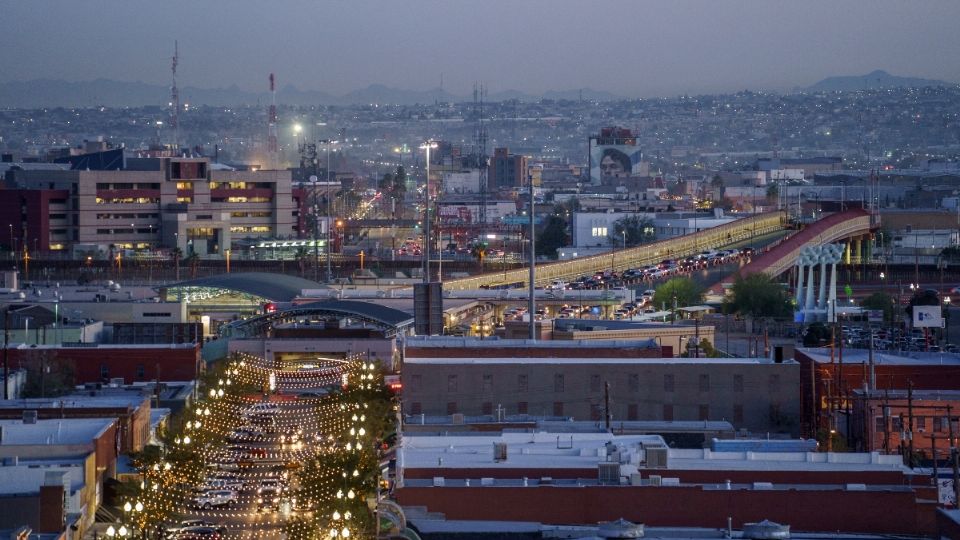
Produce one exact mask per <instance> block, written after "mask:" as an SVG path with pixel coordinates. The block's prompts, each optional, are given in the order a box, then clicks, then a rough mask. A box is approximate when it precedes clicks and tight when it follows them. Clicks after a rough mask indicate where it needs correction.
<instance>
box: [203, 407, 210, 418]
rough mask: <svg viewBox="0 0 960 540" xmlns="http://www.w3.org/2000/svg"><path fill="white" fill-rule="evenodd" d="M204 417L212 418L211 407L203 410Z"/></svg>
mask: <svg viewBox="0 0 960 540" xmlns="http://www.w3.org/2000/svg"><path fill="white" fill-rule="evenodd" d="M203 415H204V416H210V407H207V408H206V409H204V410H203Z"/></svg>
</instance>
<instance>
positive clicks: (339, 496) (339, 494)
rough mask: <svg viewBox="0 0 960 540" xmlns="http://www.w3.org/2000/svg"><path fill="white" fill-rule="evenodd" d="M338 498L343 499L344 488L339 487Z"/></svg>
mask: <svg viewBox="0 0 960 540" xmlns="http://www.w3.org/2000/svg"><path fill="white" fill-rule="evenodd" d="M337 498H338V499H342V498H343V490H342V489H338V490H337Z"/></svg>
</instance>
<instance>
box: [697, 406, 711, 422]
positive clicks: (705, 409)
mask: <svg viewBox="0 0 960 540" xmlns="http://www.w3.org/2000/svg"><path fill="white" fill-rule="evenodd" d="M699 409H700V410H699V412H698V414H697V420H704V421H705V420H709V419H710V406H709V405H700V407H699Z"/></svg>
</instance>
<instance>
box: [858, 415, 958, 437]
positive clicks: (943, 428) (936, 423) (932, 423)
mask: <svg viewBox="0 0 960 540" xmlns="http://www.w3.org/2000/svg"><path fill="white" fill-rule="evenodd" d="M875 420H876V430H877V433H882V432H884V431H890V432H892V433H899V432H900V431H902V430H904V429H906V427H907V422H908V420H907V419H906V418H901V417H900V416H890V423H889V425H888V424H887V422H885V421H884V418H883V417H882V416H878V417H876V419H875ZM957 420H958V419H957V418H954V419H953V431H954V433H960V425H958V421H957ZM928 426H929V427H930V428H931V429H933V432H934V433H943V432H948V431H950V423H949V422H948V421H947V417H946V416H914V417H913V428H914V430H915V431H926V430H927V427H928Z"/></svg>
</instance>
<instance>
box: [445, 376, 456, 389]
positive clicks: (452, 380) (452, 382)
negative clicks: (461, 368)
mask: <svg viewBox="0 0 960 540" xmlns="http://www.w3.org/2000/svg"><path fill="white" fill-rule="evenodd" d="M456 391H457V376H456V375H447V392H456Z"/></svg>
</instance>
